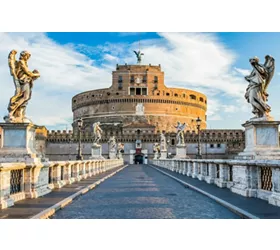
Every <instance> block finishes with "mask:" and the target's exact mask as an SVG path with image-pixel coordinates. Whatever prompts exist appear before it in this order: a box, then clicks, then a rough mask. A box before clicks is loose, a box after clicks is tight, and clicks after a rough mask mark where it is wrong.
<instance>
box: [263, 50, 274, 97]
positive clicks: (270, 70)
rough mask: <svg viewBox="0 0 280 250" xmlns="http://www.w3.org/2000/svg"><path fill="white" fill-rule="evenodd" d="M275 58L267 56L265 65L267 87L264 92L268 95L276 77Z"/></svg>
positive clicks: (265, 86)
mask: <svg viewBox="0 0 280 250" xmlns="http://www.w3.org/2000/svg"><path fill="white" fill-rule="evenodd" d="M274 61H275V60H274V58H273V57H272V56H270V55H267V56H265V63H264V67H265V68H266V70H267V78H266V81H265V85H264V88H263V91H264V92H265V93H266V89H267V87H268V85H269V83H270V81H271V79H272V77H273V75H274V70H275V63H274Z"/></svg>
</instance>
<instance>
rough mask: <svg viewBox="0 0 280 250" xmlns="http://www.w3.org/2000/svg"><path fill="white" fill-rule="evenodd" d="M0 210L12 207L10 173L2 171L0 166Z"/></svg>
mask: <svg viewBox="0 0 280 250" xmlns="http://www.w3.org/2000/svg"><path fill="white" fill-rule="evenodd" d="M0 170H1V171H0V209H4V208H7V207H11V206H13V205H14V200H13V199H12V198H11V197H10V176H11V172H10V171H8V170H7V171H3V166H1V164H0Z"/></svg>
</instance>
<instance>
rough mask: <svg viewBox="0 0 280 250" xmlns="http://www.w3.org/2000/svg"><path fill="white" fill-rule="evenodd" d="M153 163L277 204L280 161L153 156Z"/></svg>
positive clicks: (243, 194) (278, 201)
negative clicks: (156, 157) (159, 157)
mask: <svg viewBox="0 0 280 250" xmlns="http://www.w3.org/2000/svg"><path fill="white" fill-rule="evenodd" d="M152 163H153V164H154V165H156V166H158V167H161V168H163V169H168V170H170V171H173V172H176V173H179V174H182V175H187V176H189V177H191V178H196V179H198V180H200V181H205V182H206V183H208V184H212V185H216V186H218V187H220V188H228V189H230V190H231V191H232V192H234V193H237V194H239V195H242V196H246V197H255V198H259V199H263V200H266V201H268V202H269V203H270V204H273V205H276V206H280V160H220V159H154V160H153V161H152Z"/></svg>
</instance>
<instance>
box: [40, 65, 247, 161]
mask: <svg viewBox="0 0 280 250" xmlns="http://www.w3.org/2000/svg"><path fill="white" fill-rule="evenodd" d="M72 111H73V124H72V125H73V131H65V130H64V131H62V132H61V131H48V134H47V136H46V138H45V139H46V149H45V153H46V156H47V157H48V158H49V159H50V160H74V159H75V157H76V154H77V147H78V143H77V138H78V137H77V123H76V121H77V119H79V118H82V119H83V121H84V127H83V131H82V151H83V155H84V158H85V159H86V158H88V157H89V156H90V155H91V144H92V124H93V123H94V122H97V121H99V122H100V123H101V128H102V129H103V131H104V132H103V137H102V140H101V143H102V152H103V155H105V157H106V156H108V140H109V137H110V136H112V135H114V136H115V137H116V141H117V142H123V143H124V144H125V147H124V159H125V161H127V162H130V163H133V162H135V160H136V161H138V162H143V161H144V158H148V159H152V158H153V156H154V152H153V144H154V143H155V142H159V141H160V133H161V132H163V133H165V135H166V138H167V141H168V143H169V144H168V153H169V156H171V157H172V155H174V154H175V144H176V140H175V138H176V133H175V130H176V129H175V127H174V126H175V125H176V123H177V122H178V121H180V122H181V123H184V122H186V123H187V124H188V127H187V129H186V132H185V139H186V144H187V146H186V147H187V154H188V155H189V156H190V157H193V158H194V157H195V155H196V153H197V139H198V137H197V129H196V122H195V120H196V119H197V117H200V119H201V120H202V122H201V150H202V155H203V158H209V159H210V158H232V157H233V156H234V155H236V154H237V153H239V152H241V151H242V150H243V149H244V132H243V130H213V129H211V130H207V129H206V127H207V117H206V111H207V97H206V96H205V95H204V94H202V93H199V92H196V91H193V90H190V89H183V88H168V87H166V86H165V84H164V72H162V71H161V67H160V65H159V66H153V65H139V64H138V65H117V66H116V70H115V71H113V73H112V86H111V87H110V88H106V89H98V90H91V91H87V92H83V93H80V94H78V95H76V96H74V97H73V98H72ZM38 133H39V132H38ZM41 135H42V133H41ZM40 138H42V136H41V137H40ZM41 142H43V140H41ZM40 147H41V148H42V145H41V144H40Z"/></svg>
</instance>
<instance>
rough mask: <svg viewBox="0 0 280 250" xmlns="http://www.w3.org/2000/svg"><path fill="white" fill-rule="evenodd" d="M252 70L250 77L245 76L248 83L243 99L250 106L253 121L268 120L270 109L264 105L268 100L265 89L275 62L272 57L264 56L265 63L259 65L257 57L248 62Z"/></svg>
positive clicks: (272, 72) (272, 73) (271, 75)
mask: <svg viewBox="0 0 280 250" xmlns="http://www.w3.org/2000/svg"><path fill="white" fill-rule="evenodd" d="M249 62H250V63H251V65H252V67H253V70H252V72H251V74H250V75H248V76H245V80H246V81H248V82H249V85H248V87H247V89H246V93H245V98H246V100H247V102H248V103H250V104H251V105H252V113H253V114H254V115H255V117H254V118H253V119H256V118H257V119H263V120H270V119H271V117H270V115H269V113H270V111H271V107H270V106H269V105H268V104H267V103H266V102H267V100H268V93H267V88H268V86H269V83H270V81H271V79H272V77H273V75H274V70H275V62H274V58H273V57H272V56H269V55H267V56H265V63H264V64H260V63H259V59H258V58H257V57H254V58H251V59H250V60H249Z"/></svg>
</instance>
